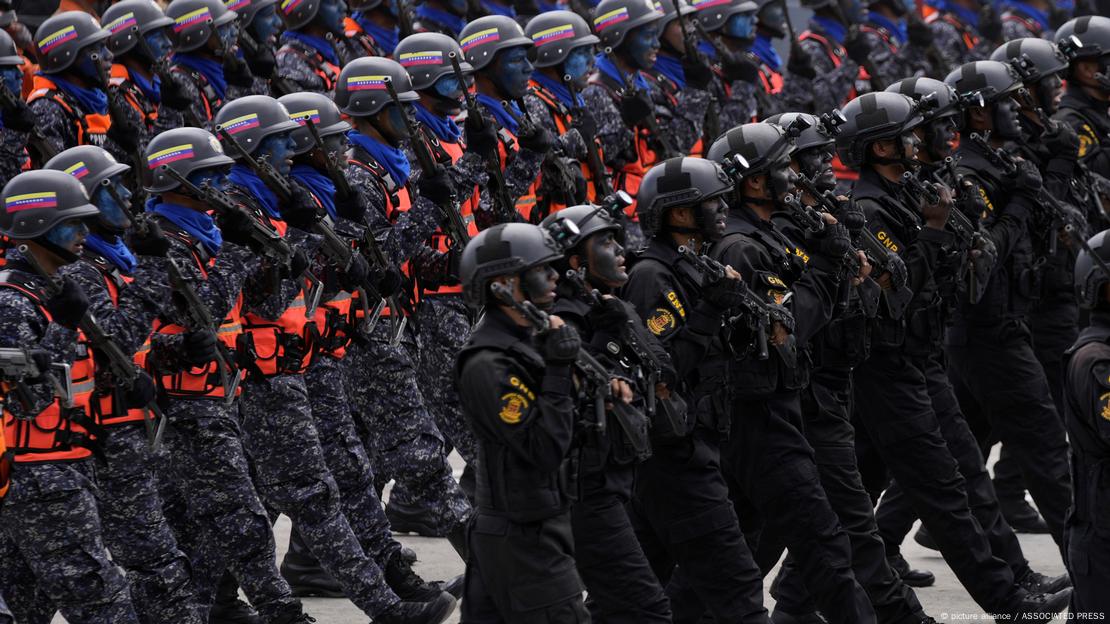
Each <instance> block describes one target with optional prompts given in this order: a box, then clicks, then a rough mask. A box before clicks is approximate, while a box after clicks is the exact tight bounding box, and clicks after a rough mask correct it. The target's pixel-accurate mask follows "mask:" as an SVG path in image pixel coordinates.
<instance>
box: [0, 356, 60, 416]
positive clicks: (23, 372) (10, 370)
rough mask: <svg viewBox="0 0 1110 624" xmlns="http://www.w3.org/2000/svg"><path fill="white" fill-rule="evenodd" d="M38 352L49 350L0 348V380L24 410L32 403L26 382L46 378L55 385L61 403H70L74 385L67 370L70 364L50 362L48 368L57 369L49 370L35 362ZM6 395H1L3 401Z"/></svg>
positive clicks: (29, 407)
mask: <svg viewBox="0 0 1110 624" xmlns="http://www.w3.org/2000/svg"><path fill="white" fill-rule="evenodd" d="M39 353H42V354H45V355H47V356H48V357H49V354H48V353H46V352H45V351H32V350H28V349H20V348H18V347H9V348H0V380H2V381H3V382H4V383H5V384H7V386H8V388H9V389H10V390H11V392H12V393H14V394H15V398H16V399H18V400H19V402H20V404H22V405H23V408H24V409H25V410H29V409H31V407H32V406H33V405H34V403H35V401H34V397H33V396H32V395H31V390H30V388H28V387H27V383H28V382H34V381H43V380H45V381H49V382H50V384H51V385H52V386H54V395H55V396H56V397H58V398H59V399H60V400H61V401H62V404H63V405H66V406H67V407H68V406H72V405H73V388H72V386H71V378H70V372H69V369H70V367H69V364H53V363H52V364H51V365H50V369H51V370H56V371H58V374H54V373H53V372H51V370H42V369H41V368H39V366H38V364H36V363H35V356H36V355H38V354H39ZM6 399H7V397H3V398H0V403H3V401H4V400H6Z"/></svg>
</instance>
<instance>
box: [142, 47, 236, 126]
mask: <svg viewBox="0 0 1110 624" xmlns="http://www.w3.org/2000/svg"><path fill="white" fill-rule="evenodd" d="M190 71H191V70H189V68H188V67H185V66H184V65H176V66H175V65H173V64H172V63H171V65H170V71H168V72H166V75H167V76H168V77H169V79H170V80H173V81H174V83H175V84H176V85H177V86H178V88H180V89H181V92H182V94H184V96H185V97H186V98H187V99H188V100H189V101H190V102H192V103H193V104H192V105H191V106H190V107H189V110H187V111H185V110H178V109H176V108H173V107H171V106H168V105H167V104H166V103H165V102H162V103H161V104H160V105H159V106H158V119H157V121H156V122H155V124H154V126H155V131H154V132H155V134H157V133H159V132H162V131H163V130H169V129H171V128H182V127H185V126H194V127H197V128H204V129H205V130H208V131H209V132H211V131H213V130H214V128H213V127H212V125H213V124H212V120H213V119H215V118H216V113H217V112H219V107H218V106H213V107H212V110H209V106H207V105H206V99H205V98H204V97H203V96H202V95H201V93H202V88H201V85H200V84H199V83H198V82H197V81H195V80H193V79H192V78H191V76H190V75H189V72H190ZM209 88H211V87H209ZM233 89H234V88H233V87H228V92H227V93H226V95H225V97H224V99H223V100H222V102H217V103H218V104H219V105H220V106H222V105H223V102H227V101H228V100H230V99H234V97H235V96H236V94H235V93H234V90H233ZM239 95H248V94H247V93H240V94H239Z"/></svg>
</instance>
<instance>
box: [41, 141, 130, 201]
mask: <svg viewBox="0 0 1110 624" xmlns="http://www.w3.org/2000/svg"><path fill="white" fill-rule="evenodd" d="M43 168H44V169H54V170H57V171H64V172H65V173H68V174H69V175H71V176H73V177H74V178H77V180H79V181H80V182H81V184H82V185H84V187H85V190H86V191H87V192H88V193H89V197H92V195H93V193H95V192H96V187H97V186H100V185H101V184H106V183H108V181H109V180H110V179H111V178H112V176H114V175H117V174H120V173H126V172H128V171H131V167H130V166H129V165H125V164H123V163H121V162H118V161H117V160H116V159H115V158H114V157H113V156H112V155H111V154H110V153H108V152H107V151H105V150H104V149H102V148H99V147H96V146H95V145H78V146H77V147H71V148H69V149H67V150H65V151H64V152H62V153H60V154H58V155H57V156H55V157H53V158H51V159H50V160H48V161H46V165H44V167H43Z"/></svg>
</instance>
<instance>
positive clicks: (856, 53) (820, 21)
mask: <svg viewBox="0 0 1110 624" xmlns="http://www.w3.org/2000/svg"><path fill="white" fill-rule="evenodd" d="M847 4H848V6H849V7H850V8H851V9H852V10H853V11H854V13H853V14H851V15H848V16H847V18H846V19H847V20H848V22H849V23H845V22H844V20H845V16H844V14H843V13H842V11H841V5H840V3H839V2H837V1H836V0H804V1H803V2H802V5H803V6H806V7H809V8H811V9H813V17H812V18H811V19H810V21H809V27H808V28H807V29H806V30H805V31H803V32H802V33H801V34H799V35H798V46H799V48H801V50H802V52H804V53H805V55H806V57H808V60H807V64H808V65H809V66H810V67H812V68H813V70H814V72H816V74H817V78H815V79H814V80H812V81H806V80H794V79H787V80H786V83H785V84H784V85H783V99H784V101H785V102H784V103H785V105H786V108H787V109H788V110H792V111H800V112H807V113H811V114H822V113H825V112H827V111H830V110H832V109H834V108H837V107H839V106H843V105H844V103H845V102H847V101H848V100H850V99H852V98H853V97H855V95H856V94H857V93H859V92H866V91H867V90H869V89H870V84H864V85H862V86H861V85H859V84H857V83H858V79H859V76H860V67H861V66H862V65H864V64H866V63H867V62H868V55H869V54H870V52H871V50H870V48H869V47H868V46H867V44H866V42H865V41H864V40H863V38H862V37H861V35H860V34H859V32H858V31H857V30H850V27H851V26H852V25H853V24H857V23H859V22H860V21H861V20H862V18H863V13H862V11H863V9H862V7H861V6H860V4H859V2H858V0H857V1H855V2H850V3H847Z"/></svg>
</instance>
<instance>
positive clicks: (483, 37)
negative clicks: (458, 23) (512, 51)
mask: <svg viewBox="0 0 1110 624" xmlns="http://www.w3.org/2000/svg"><path fill="white" fill-rule="evenodd" d="M459 45H460V46H461V47H462V50H463V53H464V54H466V60H467V62H469V63H470V65H471V66H472V67H474V69H475V70H479V69H482V68H483V67H485V66H486V65H489V64H490V63H491V62H493V58H494V57H495V56H497V53H498V52H500V51H502V50H505V49H508V48H515V47H519V46H527V47H529V48H530V47H532V46H533V45H534V44H533V43H532V39H531V38H530V37H528V36H526V35H525V34H524V31H523V30H521V28H520V24H517V23H516V20H514V19H512V18H511V17H505V16H504V15H487V16H485V17H479V18H478V19H476V20H474V21H473V22H470V23H469V24H467V25H466V28H463V29H462V32H461V33H459Z"/></svg>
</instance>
